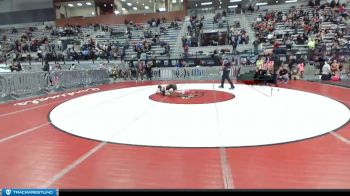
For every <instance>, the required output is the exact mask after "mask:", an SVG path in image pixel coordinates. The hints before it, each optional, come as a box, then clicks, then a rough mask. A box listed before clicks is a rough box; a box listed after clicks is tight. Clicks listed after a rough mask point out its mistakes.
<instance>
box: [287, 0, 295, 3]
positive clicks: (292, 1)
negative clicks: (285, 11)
mask: <svg viewBox="0 0 350 196" xmlns="http://www.w3.org/2000/svg"><path fill="white" fill-rule="evenodd" d="M296 2H298V0H289V1H286V3H296Z"/></svg>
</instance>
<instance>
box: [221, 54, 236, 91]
mask: <svg viewBox="0 0 350 196" xmlns="http://www.w3.org/2000/svg"><path fill="white" fill-rule="evenodd" d="M230 64H231V63H230V61H228V59H224V60H223V62H222V78H221V85H220V86H219V88H224V83H225V80H227V81H228V82H229V83H230V85H231V88H230V89H234V88H235V86H234V85H233V83H232V81H231V79H230V76H229V74H230Z"/></svg>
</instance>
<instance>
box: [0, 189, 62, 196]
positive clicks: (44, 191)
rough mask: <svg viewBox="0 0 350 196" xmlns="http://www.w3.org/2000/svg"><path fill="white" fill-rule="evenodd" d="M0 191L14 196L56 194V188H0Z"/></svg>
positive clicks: (4, 194)
mask: <svg viewBox="0 0 350 196" xmlns="http://www.w3.org/2000/svg"><path fill="white" fill-rule="evenodd" d="M0 193H2V195H3V196H11V195H12V196H16V195H31V196H36V195H46V196H57V195H58V189H2V190H1V189H0ZM0 195H1V194H0Z"/></svg>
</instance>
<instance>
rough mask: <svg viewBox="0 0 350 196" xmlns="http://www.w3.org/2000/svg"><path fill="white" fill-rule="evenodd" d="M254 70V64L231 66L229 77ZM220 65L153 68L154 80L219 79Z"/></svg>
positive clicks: (233, 77) (234, 77)
mask: <svg viewBox="0 0 350 196" xmlns="http://www.w3.org/2000/svg"><path fill="white" fill-rule="evenodd" d="M251 70H255V66H243V67H242V66H233V67H231V68H230V77H231V78H232V79H236V78H237V75H238V74H243V73H247V72H249V71H251ZM221 75H222V71H221V67H185V68H155V69H153V79H154V80H220V79H221Z"/></svg>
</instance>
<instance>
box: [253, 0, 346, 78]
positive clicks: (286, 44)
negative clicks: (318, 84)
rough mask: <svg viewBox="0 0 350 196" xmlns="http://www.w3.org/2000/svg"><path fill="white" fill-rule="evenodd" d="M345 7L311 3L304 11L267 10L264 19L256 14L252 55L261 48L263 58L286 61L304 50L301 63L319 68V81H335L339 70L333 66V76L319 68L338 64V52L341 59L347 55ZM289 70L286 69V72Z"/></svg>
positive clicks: (331, 3)
mask: <svg viewBox="0 0 350 196" xmlns="http://www.w3.org/2000/svg"><path fill="white" fill-rule="evenodd" d="M345 6H346V5H345V4H340V3H339V1H335V0H333V1H331V2H330V3H324V4H320V1H319V0H316V1H315V0H311V1H310V3H309V6H308V7H304V6H301V7H291V8H290V9H289V10H288V11H287V12H284V11H279V10H277V11H274V10H271V11H267V12H266V13H265V15H264V14H263V13H260V15H259V16H258V17H257V18H256V20H255V21H254V23H253V28H254V29H255V32H256V37H257V40H255V41H254V42H253V45H254V49H255V53H258V47H259V45H260V44H263V46H264V47H263V53H265V55H266V54H273V55H284V56H287V58H288V56H290V55H295V54H298V53H301V54H302V52H301V51H299V50H298V48H299V46H300V47H305V48H306V49H307V51H306V53H305V54H306V56H307V58H306V59H305V60H307V61H312V62H314V63H315V64H316V65H317V67H319V70H320V73H319V74H322V79H325V80H329V79H333V80H337V79H339V78H340V76H339V73H340V72H341V68H342V67H341V66H334V67H333V69H334V70H336V71H333V72H330V71H328V69H327V68H324V69H323V67H324V65H326V67H328V65H329V64H332V62H334V61H336V62H337V61H339V60H340V59H341V58H342V57H341V54H342V53H341V52H342V51H344V52H345V56H346V53H349V52H350V28H349V24H350V17H349V16H350V15H349V11H348V10H346V9H345V8H346V7H345ZM300 56H301V55H300ZM347 56H349V55H347ZM294 63H295V62H294ZM294 65H297V63H295V64H294ZM292 67H293V65H289V68H290V70H291V68H292ZM329 74H331V76H330V75H329ZM324 75H327V77H326V76H324ZM332 76H333V77H332Z"/></svg>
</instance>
